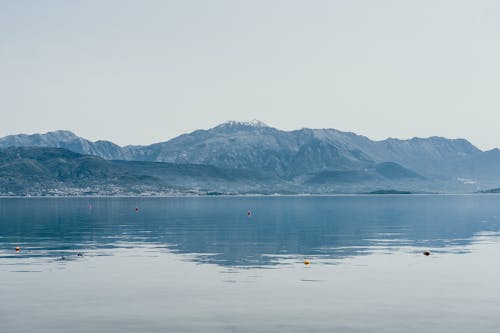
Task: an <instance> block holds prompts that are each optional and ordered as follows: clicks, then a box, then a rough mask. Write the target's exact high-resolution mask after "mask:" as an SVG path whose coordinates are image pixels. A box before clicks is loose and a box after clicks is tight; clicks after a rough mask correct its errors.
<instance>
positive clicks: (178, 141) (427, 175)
mask: <svg viewBox="0 0 500 333" xmlns="http://www.w3.org/2000/svg"><path fill="white" fill-rule="evenodd" d="M8 146H17V147H22V146H36V147H56V148H65V149H68V150H71V151H74V152H77V153H80V154H85V155H95V156H99V157H101V158H104V159H106V160H126V161H144V162H167V163H174V164H199V165H212V166H214V167H217V168H222V169H227V170H229V169H231V170H232V169H239V170H254V171H258V172H263V173H266V174H273V175H274V176H276V177H278V178H279V179H282V180H284V181H291V182H297V181H300V182H304V183H307V182H308V179H309V178H311V179H313V178H314V179H316V180H317V179H323V180H324V181H325V182H328V179H333V180H335V179H338V178H336V177H338V176H339V175H349V177H351V178H350V179H357V178H356V177H358V176H359V177H361V179H365V176H366V174H365V173H363V172H362V171H363V170H368V171H365V172H368V173H370V172H375V174H373V175H372V176H371V178H370V177H368V178H370V179H371V181H374V180H375V179H382V178H384V177H382V176H381V175H380V174H379V171H377V169H376V168H377V165H382V164H383V163H395V164H396V165H397V166H395V167H392V168H389V169H388V170H390V172H393V173H395V174H399V175H400V176H401V175H405V174H408V175H409V174H415V175H418V176H417V177H413V178H411V177H410V178H408V179H412V181H415V180H417V179H420V180H423V179H427V180H436V181H439V182H441V184H445V183H446V184H445V185H443V186H445V188H453V187H455V186H462V185H463V184H462V185H461V184H460V183H468V184H476V186H482V185H484V186H490V185H491V187H495V186H497V185H498V184H500V171H499V170H500V150H498V149H492V150H488V151H482V150H480V149H479V148H477V147H475V146H474V145H473V144H472V143H470V142H469V141H468V140H466V139H447V138H444V137H439V136H432V137H428V138H419V137H414V138H411V139H407V140H404V139H395V138H388V139H384V140H378V141H375V140H371V139H369V138H368V137H366V136H363V135H358V134H356V133H353V132H344V131H339V130H336V129H331V128H330V129H309V128H302V129H297V130H292V131H283V130H280V129H277V128H274V127H270V126H268V125H266V124H264V123H262V122H259V121H256V120H254V121H251V122H237V121H228V122H225V123H222V124H220V125H217V126H214V127H212V128H209V129H199V130H195V131H192V132H190V133H185V134H182V135H179V136H177V137H175V138H172V139H170V140H167V141H162V142H157V143H153V144H151V145H139V146H132V145H129V146H118V145H116V144H114V143H112V142H110V141H104V140H99V141H94V142H92V141H89V140H87V139H84V138H81V137H78V136H77V135H76V134H74V133H72V132H70V131H55V132H48V133H45V134H33V135H26V134H20V135H10V136H7V137H4V138H0V148H6V147H8ZM401 170H405V171H401ZM350 171H355V172H354V173H351V174H350V173H349V172H350ZM321 173H322V175H323V177H319V178H318V174H321ZM327 175H329V176H327ZM355 175H357V176H355ZM353 177H354V178H353ZM381 177H382V178H381ZM419 177H421V178H419ZM403 178H404V177H403ZM312 182H314V181H312ZM327 185H328V184H327Z"/></svg>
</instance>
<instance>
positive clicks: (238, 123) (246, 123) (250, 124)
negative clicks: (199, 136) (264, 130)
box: [217, 119, 269, 128]
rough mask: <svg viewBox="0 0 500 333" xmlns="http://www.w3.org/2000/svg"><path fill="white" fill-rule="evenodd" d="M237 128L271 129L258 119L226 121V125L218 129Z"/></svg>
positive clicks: (221, 125)
mask: <svg viewBox="0 0 500 333" xmlns="http://www.w3.org/2000/svg"><path fill="white" fill-rule="evenodd" d="M235 126H245V127H269V126H267V125H266V124H265V123H263V122H262V121H260V120H257V119H252V120H250V121H236V120H229V121H226V122H225V123H222V124H220V125H219V126H217V127H219V128H220V127H235Z"/></svg>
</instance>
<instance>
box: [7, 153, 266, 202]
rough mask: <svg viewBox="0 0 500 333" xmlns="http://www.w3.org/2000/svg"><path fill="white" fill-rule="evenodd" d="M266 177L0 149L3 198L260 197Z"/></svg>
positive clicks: (202, 167)
mask: <svg viewBox="0 0 500 333" xmlns="http://www.w3.org/2000/svg"><path fill="white" fill-rule="evenodd" d="M272 185H273V182H272V180H270V179H269V178H268V177H266V176H265V175H260V174H258V173H255V172H248V171H242V170H224V169H220V168H217V167H214V166H209V165H193V164H184V165H183V164H172V163H158V162H134V161H108V160H104V159H102V158H100V157H97V156H90V155H82V154H78V153H74V152H71V151H69V150H67V149H62V148H45V147H10V148H4V149H0V195H58V194H60V195H88V194H93V195H116V194H123V195H129V194H148V193H149V194H176V193H177V194H182V193H195V194H196V193H199V194H206V193H208V192H213V191H214V190H216V191H221V193H230V190H231V189H233V188H235V187H237V188H238V189H239V190H241V191H242V192H244V191H253V192H256V191H261V192H263V193H265V191H266V188H267V187H271V186H272Z"/></svg>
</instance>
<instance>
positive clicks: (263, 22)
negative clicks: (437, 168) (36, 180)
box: [0, 0, 500, 149]
mask: <svg viewBox="0 0 500 333" xmlns="http://www.w3.org/2000/svg"><path fill="white" fill-rule="evenodd" d="M499 37H500V2H498V1H480V0H479V1H472V0H470V1H460V0H446V1H443V0H416V1H411V0H408V1H400V0H398V1H385V0H378V1H373V0H366V1H361V0H360V1H356V0H352V1H334V0H331V1H318V0H308V1H306V0H304V1H293V0H286V1H278V0H265V1H258V0H252V1H237V0H228V1H217V0H213V1H190V0H186V1H166V0H165V1H164V0H161V1H148V0H141V1H139V0H136V1H127V0H117V1H112V0H85V1H66V0H62V1H50V0H47V1H41V0H39V1H8V0H0V115H1V118H0V119H1V121H0V136H4V135H8V134H17V133H40V132H47V131H51V130H58V129H66V130H71V131H73V132H75V133H76V134H78V135H80V136H83V137H85V138H87V139H90V140H99V139H103V140H110V141H113V142H115V143H117V144H120V145H127V144H150V143H153V142H159V141H165V140H167V139H170V138H173V137H175V136H177V135H179V134H182V133H186V132H190V131H193V130H195V129H199V128H210V127H213V126H216V125H218V124H219V123H222V122H224V121H227V120H241V121H247V120H250V119H258V120H260V121H263V122H264V123H266V124H268V125H269V126H273V127H277V128H279V129H283V130H292V129H299V128H303V127H309V128H336V129H339V130H344V131H352V132H355V133H358V134H362V135H366V136H368V137H369V138H371V139H374V140H381V139H385V138H387V137H395V138H401V139H406V138H411V137H415V136H418V137H428V136H434V135H437V136H444V137H449V138H466V139H468V140H470V141H471V142H472V143H473V144H475V145H476V146H478V147H479V148H481V149H491V148H494V147H500V130H498V128H499V127H500V60H499V59H500V42H499Z"/></svg>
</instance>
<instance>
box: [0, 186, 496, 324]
mask: <svg viewBox="0 0 500 333" xmlns="http://www.w3.org/2000/svg"><path fill="white" fill-rule="evenodd" d="M136 207H137V208H138V212H136V210H135V208H136ZM248 210H251V212H252V214H251V216H247V211H248ZM499 235H500V196H496V195H490V196H486V195H484V196H481V195H477V196H352V197H251V198H239V197H227V198H226V197H224V198H222V197H210V198H102V199H95V198H92V199H88V198H85V199H74V198H68V199H33V198H30V199H0V332H1V333H4V332H9V333H10V332H139V331H143V332H305V331H307V332H332V331H338V332H422V331H426V332H471V331H473V330H474V331H478V332H498V331H500V316H499V315H498V314H499V313H500V282H499V281H500V262H499V258H500V238H499V237H498V236H499ZM16 246H20V247H21V251H20V252H18V253H16V251H15V247H16ZM424 250H430V251H431V252H432V254H431V255H430V256H429V257H425V256H423V255H422V251H424ZM77 253H82V254H83V256H78V255H77ZM305 259H307V260H310V261H311V265H309V266H305V265H304V264H303V261H304V260H305Z"/></svg>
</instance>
